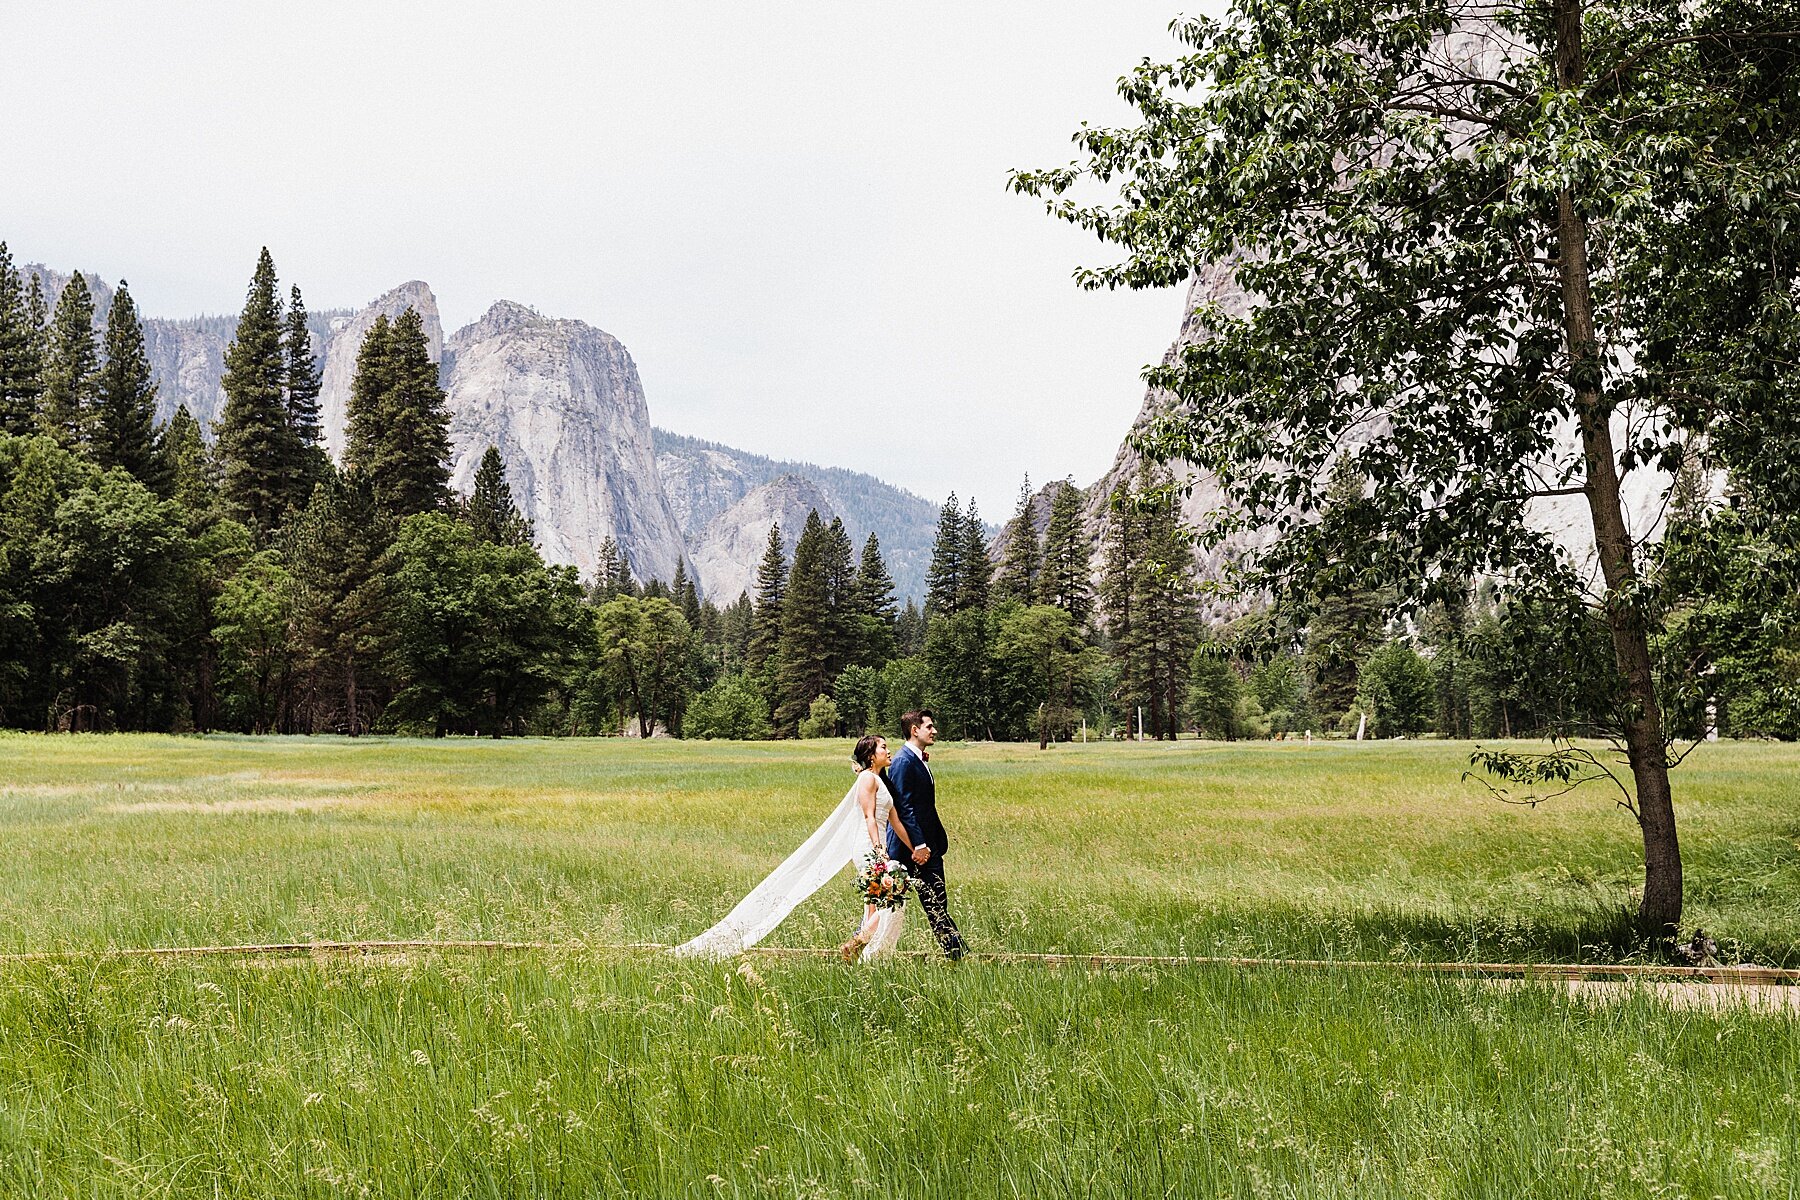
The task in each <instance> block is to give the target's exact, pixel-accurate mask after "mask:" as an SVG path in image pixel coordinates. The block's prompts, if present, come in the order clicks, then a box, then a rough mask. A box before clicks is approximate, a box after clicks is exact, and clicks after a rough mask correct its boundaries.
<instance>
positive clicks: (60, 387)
mask: <svg viewBox="0 0 1800 1200" xmlns="http://www.w3.org/2000/svg"><path fill="white" fill-rule="evenodd" d="M44 337H45V341H44V347H45V351H46V353H45V359H44V369H43V381H44V389H43V396H42V401H41V403H42V408H41V409H40V411H39V414H38V417H39V428H40V429H41V430H42V431H43V432H45V433H47V434H49V435H50V436H51V437H53V438H55V439H56V440H57V442H58V443H59V444H61V445H62V446H63V448H64V449H68V450H73V449H76V448H77V447H79V446H81V445H83V444H84V443H85V442H86V440H87V432H88V423H89V421H90V420H91V419H92V415H93V411H94V405H95V403H96V401H97V399H98V396H99V386H100V351H99V348H98V346H96V344H95V342H94V297H93V294H92V293H91V292H89V291H88V285H87V280H86V279H84V278H83V277H82V274H81V272H80V271H77V272H75V274H74V275H73V276H71V277H70V279H69V282H68V283H66V284H65V285H63V290H62V295H61V296H59V297H57V300H56V312H55V315H53V316H52V317H51V318H50V327H49V328H48V329H47V330H46V331H45V334H44Z"/></svg>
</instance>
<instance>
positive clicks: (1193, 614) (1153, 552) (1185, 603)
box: [1138, 478, 1200, 739]
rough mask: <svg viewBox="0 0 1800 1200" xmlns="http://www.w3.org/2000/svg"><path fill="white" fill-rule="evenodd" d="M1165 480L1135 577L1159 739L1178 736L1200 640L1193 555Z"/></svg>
mask: <svg viewBox="0 0 1800 1200" xmlns="http://www.w3.org/2000/svg"><path fill="white" fill-rule="evenodd" d="M1168 483H1169V481H1168V480H1167V479H1166V478H1159V479H1157V480H1156V487H1155V490H1153V491H1152V492H1151V500H1152V507H1151V509H1150V512H1149V513H1148V514H1147V516H1146V520H1145V523H1144V532H1145V544H1144V551H1145V562H1144V569H1143V571H1142V572H1141V573H1140V574H1139V577H1138V586H1139V589H1140V598H1139V601H1138V612H1139V616H1140V622H1141V625H1142V628H1143V629H1144V632H1145V639H1144V644H1145V647H1146V649H1147V660H1146V666H1147V668H1148V672H1147V675H1146V679H1145V683H1146V685H1147V686H1146V690H1147V692H1148V694H1149V700H1150V714H1149V716H1150V726H1149V728H1150V729H1152V730H1154V732H1155V734H1156V736H1157V737H1158V738H1169V739H1173V738H1175V737H1176V736H1178V734H1179V733H1180V728H1181V711H1182V707H1183V704H1184V702H1185V700H1186V695H1187V680H1188V670H1189V668H1190V667H1191V665H1192V662H1193V653H1194V646H1195V645H1196V644H1197V642H1198V640H1199V634H1200V613H1199V606H1198V603H1197V600H1196V592H1195V588H1194V569H1193V568H1194V554H1193V548H1192V545H1191V543H1190V542H1189V540H1188V539H1187V538H1186V537H1185V536H1184V533H1183V530H1182V526H1181V509H1180V504H1179V501H1178V500H1177V498H1176V495H1175V493H1174V491H1173V490H1172V489H1171V488H1169V487H1168Z"/></svg>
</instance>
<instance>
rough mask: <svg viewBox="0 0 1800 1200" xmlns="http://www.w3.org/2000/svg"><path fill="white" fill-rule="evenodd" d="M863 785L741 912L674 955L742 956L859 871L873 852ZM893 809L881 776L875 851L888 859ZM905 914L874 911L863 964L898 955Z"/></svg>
mask: <svg viewBox="0 0 1800 1200" xmlns="http://www.w3.org/2000/svg"><path fill="white" fill-rule="evenodd" d="M861 782H862V776H861V775H860V774H859V775H858V776H857V777H856V783H853V784H851V785H850V790H849V791H848V792H847V793H845V795H844V799H843V802H842V803H841V804H839V805H838V806H837V808H836V809H834V810H833V811H832V814H831V815H830V816H829V817H826V818H825V823H824V824H823V825H821V826H819V827H818V829H816V830H814V831H813V835H812V836H811V837H809V838H807V839H806V841H804V842H802V843H801V845H800V848H799V849H798V850H796V851H794V852H793V853H792V854H790V855H788V856H787V859H786V860H785V861H784V862H783V863H782V864H781V865H780V866H778V867H776V868H775V869H774V870H773V871H770V872H769V876H768V878H766V879H764V880H763V881H762V882H761V883H759V884H757V885H756V886H755V887H754V888H752V889H751V891H750V894H749V895H748V896H745V897H744V898H743V899H742V900H740V901H738V903H737V907H736V908H733V909H732V910H731V911H730V912H728V913H726V914H725V919H724V920H722V921H720V922H719V923H718V924H717V925H714V926H713V927H712V928H711V929H708V930H707V931H706V932H705V933H703V934H701V935H700V936H699V937H697V938H694V939H693V940H692V941H687V942H683V943H682V944H681V945H679V946H676V947H675V948H674V949H673V950H671V951H670V952H669V953H671V954H679V955H682V956H684V957H690V958H729V957H731V956H732V955H734V954H742V953H743V952H744V951H746V950H748V949H749V948H750V947H752V946H754V945H756V943H758V942H760V941H762V939H763V938H765V937H767V936H768V934H769V932H770V931H771V930H773V929H774V928H775V927H776V926H777V925H779V924H781V922H782V920H783V919H784V918H785V917H786V916H787V915H788V914H789V913H791V912H793V911H794V910H795V909H796V908H798V907H800V905H801V904H802V903H803V902H804V901H805V900H806V898H807V897H808V896H810V895H812V894H813V893H814V892H816V891H818V890H819V889H820V888H822V887H824V886H825V885H826V884H827V883H829V882H831V880H832V879H834V878H835V877H836V876H837V873H838V872H839V871H842V870H843V869H844V864H845V863H849V864H850V866H851V867H852V868H855V869H860V868H861V866H862V861H863V859H864V858H866V857H867V856H868V853H869V851H870V849H871V847H870V845H869V833H868V826H867V825H866V824H865V822H864V821H863V814H862V806H861V805H859V804H858V803H857V802H856V789H857V785H858V784H860V783H861ZM893 808H894V797H893V796H892V795H891V794H890V793H889V792H888V790H887V784H885V783H883V782H882V780H881V776H879V775H877V776H875V830H876V833H877V834H878V835H879V836H880V838H881V843H880V844H879V845H878V846H876V847H874V849H878V850H880V851H881V852H882V853H883V854H886V853H887V831H888V818H889V815H890V814H891V813H892V812H893ZM905 915H906V909H905V908H878V909H876V910H875V918H874V921H873V925H872V928H871V929H870V930H869V931H868V933H869V944H868V945H867V946H866V947H864V949H863V953H862V961H864V962H869V961H871V960H873V959H877V958H882V957H884V956H886V955H889V954H892V953H893V952H894V946H895V944H896V943H898V942H899V941H900V931H901V929H902V927H903V925H904V918H905Z"/></svg>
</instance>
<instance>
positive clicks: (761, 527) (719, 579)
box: [690, 474, 839, 604]
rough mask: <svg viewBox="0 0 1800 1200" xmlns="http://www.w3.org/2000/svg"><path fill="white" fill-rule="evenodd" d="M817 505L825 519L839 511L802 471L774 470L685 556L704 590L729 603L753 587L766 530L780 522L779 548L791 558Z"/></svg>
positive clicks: (712, 524)
mask: <svg viewBox="0 0 1800 1200" xmlns="http://www.w3.org/2000/svg"><path fill="white" fill-rule="evenodd" d="M814 510H817V512H818V514H819V519H820V520H822V521H824V522H826V523H827V524H829V523H830V522H831V521H832V519H833V518H835V517H837V516H838V515H839V514H838V512H837V510H836V509H835V508H833V507H832V504H831V500H830V498H829V497H827V496H826V494H825V492H824V490H823V489H822V488H820V487H819V485H818V484H817V483H815V482H813V481H812V480H811V479H808V478H806V477H805V476H802V475H794V474H788V475H778V476H776V477H775V478H774V479H771V480H770V481H769V482H767V483H765V484H762V485H760V486H759V487H755V488H752V489H751V490H750V491H749V492H747V493H745V495H744V497H743V499H741V500H739V501H738V502H737V503H736V504H733V505H732V506H731V507H730V508H728V509H726V510H725V511H724V512H722V513H720V514H719V515H718V516H717V517H714V518H713V520H712V521H711V522H710V523H709V524H708V525H707V527H706V528H705V529H704V530H703V531H702V532H701V534H700V536H699V537H698V538H697V539H695V541H694V542H693V548H692V550H691V552H690V560H691V561H692V562H693V564H694V574H695V576H696V577H697V578H698V579H700V580H701V582H702V583H703V584H704V585H705V588H706V594H707V595H708V596H710V597H711V598H712V599H713V600H715V601H717V602H718V603H720V604H729V603H730V602H731V601H733V600H735V599H737V597H738V595H739V593H741V592H754V591H755V589H756V568H757V566H758V564H760V563H761V562H762V557H763V553H764V551H765V550H766V549H767V548H768V544H769V530H770V528H771V527H773V526H774V525H776V524H777V523H779V524H780V525H781V541H782V546H783V549H785V550H786V552H787V553H788V555H789V557H790V558H791V557H792V556H793V553H794V543H795V541H796V540H798V539H799V537H800V530H801V529H802V527H804V526H805V524H806V517H807V514H808V513H810V512H813V511H814Z"/></svg>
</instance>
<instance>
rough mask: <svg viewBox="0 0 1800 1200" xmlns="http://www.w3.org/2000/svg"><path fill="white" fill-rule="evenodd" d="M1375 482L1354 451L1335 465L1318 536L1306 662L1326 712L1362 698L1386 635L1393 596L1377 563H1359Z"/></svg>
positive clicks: (1338, 712) (1335, 714) (1307, 608)
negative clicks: (1368, 665)
mask: <svg viewBox="0 0 1800 1200" xmlns="http://www.w3.org/2000/svg"><path fill="white" fill-rule="evenodd" d="M1367 483H1368V481H1367V480H1366V479H1365V477H1364V476H1363V475H1362V474H1361V473H1360V472H1359V471H1358V470H1357V469H1356V467H1355V466H1354V464H1353V463H1352V462H1351V460H1350V459H1349V458H1348V457H1341V458H1339V459H1338V460H1337V462H1336V463H1335V464H1334V465H1333V467H1332V471H1331V479H1330V481H1329V482H1328V483H1327V484H1326V488H1325V494H1324V502H1323V510H1322V514H1321V520H1320V523H1319V531H1318V537H1319V540H1320V543H1321V548H1322V551H1323V557H1324V561H1323V562H1321V563H1320V564H1319V566H1318V568H1317V570H1316V571H1315V573H1314V583H1313V593H1312V595H1311V596H1310V597H1309V598H1308V599H1309V602H1308V603H1303V604H1301V605H1298V606H1297V607H1300V608H1301V610H1302V611H1303V612H1309V613H1310V619H1309V620H1308V621H1307V623H1306V655H1305V661H1306V668H1307V670H1308V672H1309V673H1310V674H1311V675H1312V680H1313V684H1312V699H1313V703H1314V704H1315V705H1317V706H1318V709H1319V712H1320V715H1321V716H1323V717H1324V718H1326V719H1327V720H1336V719H1338V718H1340V717H1342V715H1343V714H1345V713H1347V712H1349V711H1350V707H1351V705H1352V704H1353V703H1354V702H1355V700H1356V688H1357V672H1358V670H1359V668H1360V665H1361V663H1362V662H1363V661H1364V660H1365V659H1367V658H1368V656H1369V655H1370V654H1371V653H1372V652H1373V651H1374V649H1375V648H1376V647H1377V646H1379V645H1381V644H1382V642H1383V641H1384V640H1386V633H1387V620H1386V611H1387V609H1389V608H1390V607H1391V606H1392V603H1393V597H1392V595H1391V594H1389V593H1386V592H1384V591H1383V590H1382V589H1381V588H1380V587H1379V586H1378V585H1377V584H1376V583H1375V582H1374V581H1373V579H1372V578H1371V576H1372V575H1373V573H1374V569H1375V568H1374V567H1373V566H1359V565H1358V564H1359V563H1361V562H1362V558H1363V554H1364V551H1365V547H1364V545H1363V538H1364V537H1365V536H1366V528H1367V522H1368V521H1369V520H1371V519H1372V518H1371V516H1370V513H1371V510H1372V506H1373V505H1374V503H1375V501H1374V499H1373V498H1370V497H1366V496H1365V495H1364V489H1365V488H1366V486H1367Z"/></svg>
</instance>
